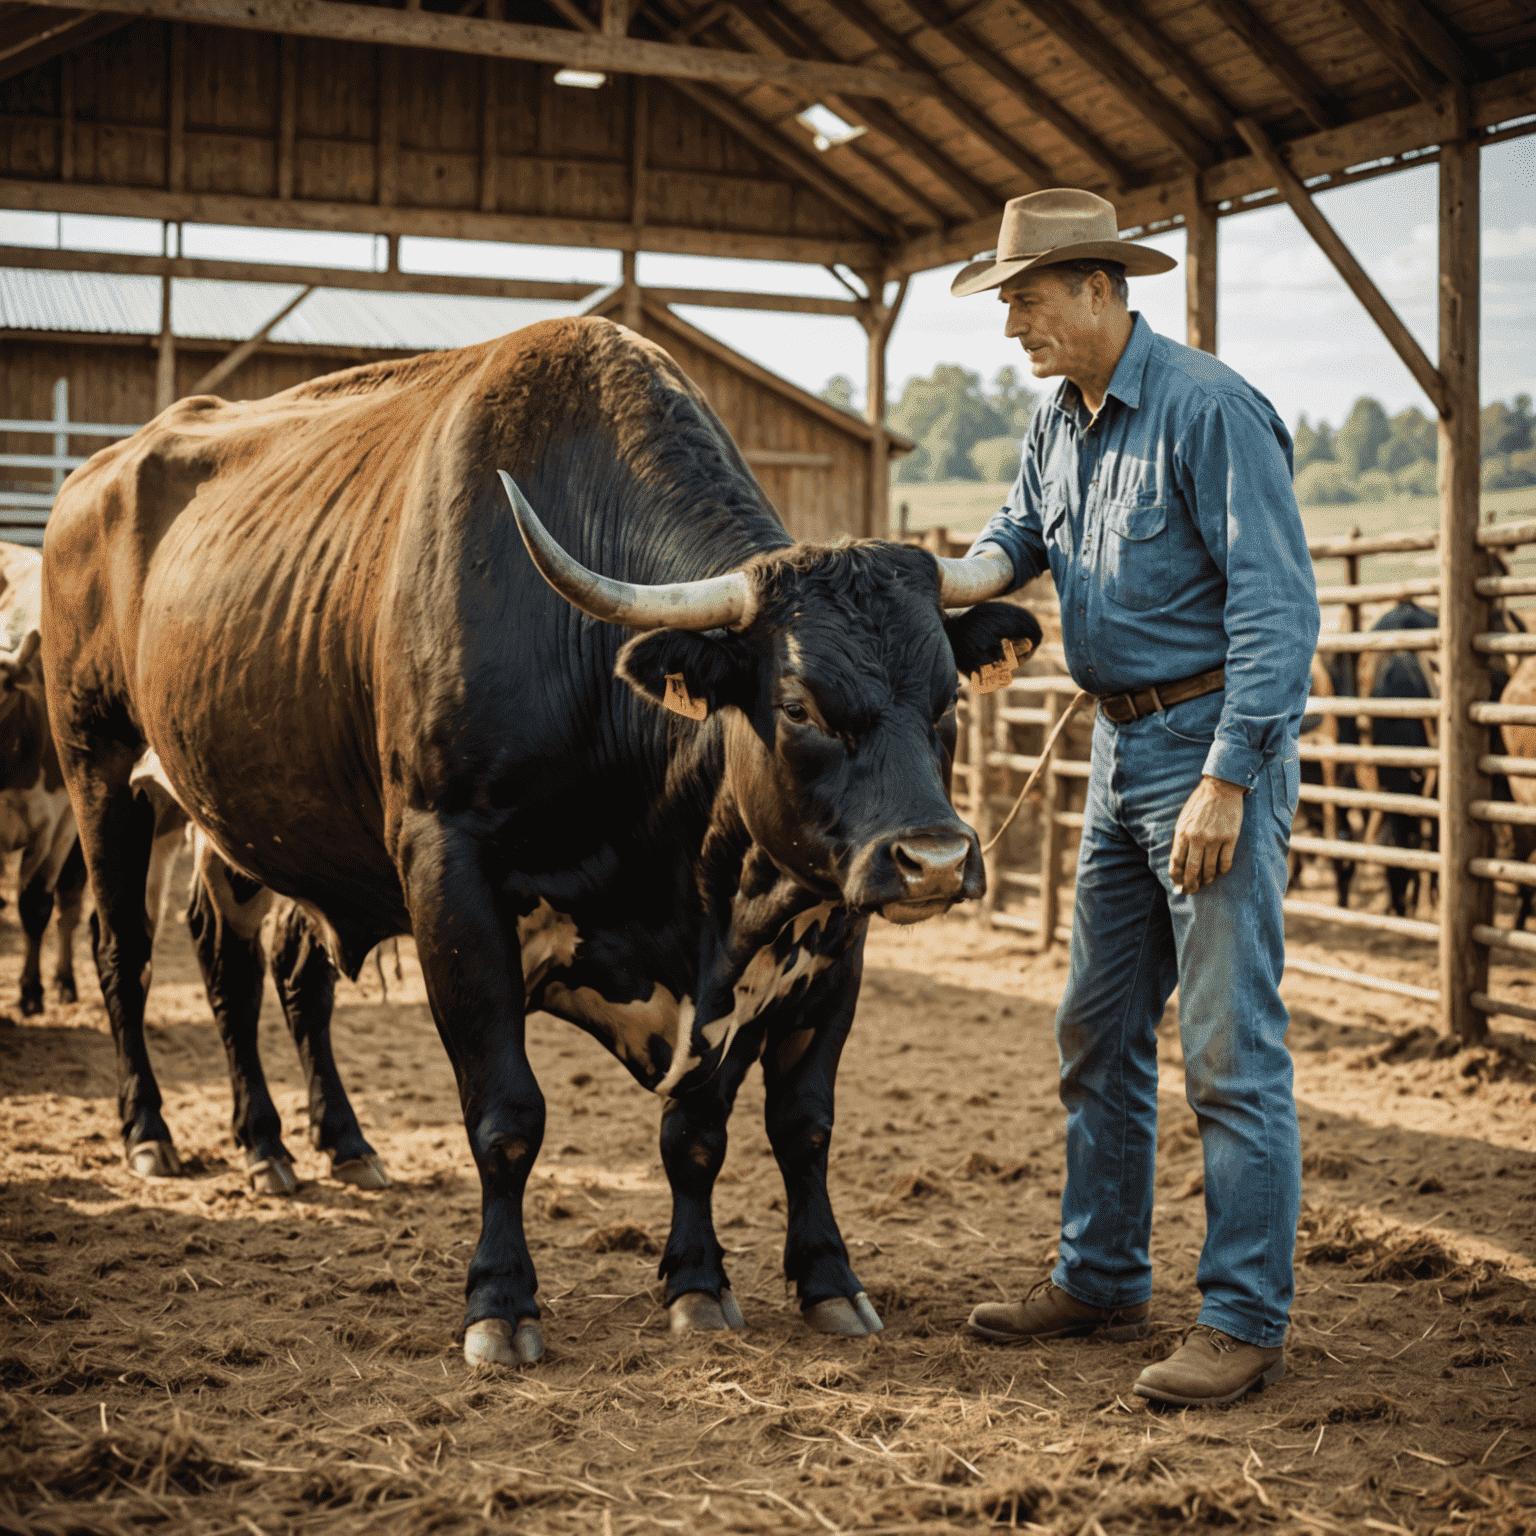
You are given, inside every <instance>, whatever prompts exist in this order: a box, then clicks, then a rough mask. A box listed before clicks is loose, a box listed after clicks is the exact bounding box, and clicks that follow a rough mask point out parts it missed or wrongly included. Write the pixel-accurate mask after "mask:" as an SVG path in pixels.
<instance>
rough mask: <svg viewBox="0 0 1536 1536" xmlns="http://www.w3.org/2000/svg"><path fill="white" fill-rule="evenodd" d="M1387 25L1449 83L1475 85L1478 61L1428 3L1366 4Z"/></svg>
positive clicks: (1381, 0) (1380, 0) (1388, 0)
mask: <svg viewBox="0 0 1536 1536" xmlns="http://www.w3.org/2000/svg"><path fill="white" fill-rule="evenodd" d="M1366 3H1367V4H1369V5H1370V7H1371V9H1372V10H1373V11H1375V12H1376V14H1377V16H1379V17H1380V18H1381V21H1382V23H1383V25H1385V26H1386V27H1387V28H1388V29H1389V30H1390V31H1391V32H1392V33H1393V34H1394V35H1395V36H1396V37H1397V38H1398V39H1399V41H1400V43H1401V44H1402V45H1403V46H1405V47H1408V48H1412V49H1413V50H1414V51H1415V52H1416V53H1418V54H1420V55H1421V56H1422V57H1424V58H1426V59H1428V60H1429V61H1430V62H1431V63H1432V64H1433V65H1434V66H1435V68H1436V69H1438V70H1439V71H1440V72H1441V73H1442V74H1444V75H1446V76H1447V77H1448V78H1449V79H1452V80H1459V81H1460V82H1461V83H1462V84H1463V85H1471V84H1472V82H1473V81H1474V80H1476V79H1477V76H1478V67H1477V61H1476V60H1475V59H1474V58H1473V57H1472V54H1471V51H1470V49H1469V48H1468V47H1467V45H1466V43H1465V41H1464V40H1463V39H1462V38H1460V37H1459V36H1458V35H1457V34H1456V33H1454V32H1453V31H1452V30H1451V28H1450V27H1448V26H1447V25H1446V24H1445V23H1444V22H1443V21H1441V19H1440V18H1439V17H1438V16H1437V15H1435V13H1434V12H1433V11H1432V10H1431V9H1430V8H1429V6H1427V5H1426V4H1424V0H1366Z"/></svg>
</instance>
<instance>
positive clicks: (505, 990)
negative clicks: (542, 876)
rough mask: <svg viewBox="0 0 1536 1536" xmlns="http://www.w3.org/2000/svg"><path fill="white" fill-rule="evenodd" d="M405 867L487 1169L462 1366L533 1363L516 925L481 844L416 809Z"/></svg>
mask: <svg viewBox="0 0 1536 1536" xmlns="http://www.w3.org/2000/svg"><path fill="white" fill-rule="evenodd" d="M398 862H399V868H400V870H401V874H402V883H403V885H404V887H405V897H406V904H407V907H408V909H409V911H410V914H411V928H412V931H413V933H414V934H415V938H416V948H417V953H418V955H419V956H420V959H421V971H422V977H423V979H424V981H425V982H426V988H427V1000H428V1002H429V1003H430V1004H431V1007H432V1017H433V1019H434V1020H435V1021H436V1023H437V1031H438V1034H439V1035H441V1037H442V1041H443V1045H444V1047H445V1048H446V1050H447V1052H448V1056H449V1059H450V1060H451V1061H452V1063H453V1070H454V1075H455V1077H456V1078H457V1079H458V1084H459V1102H460V1104H461V1105H462V1107H463V1111H464V1128H465V1130H466V1131H467V1133H468V1135H469V1146H470V1151H471V1153H472V1154H473V1156H474V1159H475V1166H476V1168H477V1169H478V1170H479V1173H480V1242H479V1245H478V1246H477V1247H476V1249H475V1255H474V1258H473V1259H471V1260H470V1265H469V1276H468V1280H467V1282H466V1284H465V1307H464V1358H465V1360H467V1361H468V1362H469V1363H470V1364H471V1365H527V1364H530V1363H532V1362H533V1361H535V1360H537V1359H538V1358H539V1357H540V1356H541V1355H542V1354H543V1353H544V1334H543V1330H542V1329H541V1328H540V1326H539V1305H538V1302H537V1301H535V1300H534V1293H535V1292H536V1290H537V1289H538V1278H537V1276H536V1275H535V1273H534V1268H533V1258H532V1255H531V1254H530V1253H529V1252H528V1240H527V1238H526V1236H525V1235H524V1232H523V1192H524V1190H525V1188H526V1187H527V1183H528V1175H529V1173H530V1172H531V1171H532V1169H533V1164H534V1159H535V1158H536V1157H537V1156H538V1154H539V1147H540V1146H541V1145H542V1143H543V1140H544V1095H543V1094H542V1093H541V1092H540V1091H539V1085H538V1082H537V1081H536V1080H535V1078H534V1075H533V1068H532V1067H531V1066H530V1065H529V1062H528V1052H527V1046H526V1021H525V1000H524V990H523V960H522V949H521V946H520V945H519V943H518V938H517V919H516V916H515V914H513V913H511V912H510V911H507V910H505V909H504V905H503V898H502V896H501V893H500V892H499V891H497V890H495V889H493V888H492V887H491V885H490V884H489V882H488V881H487V880H486V878H485V875H484V874H483V870H484V868H485V864H486V861H485V859H484V857H483V854H482V850H481V848H480V846H479V840H478V839H477V838H476V837H474V836H473V835H471V834H470V833H467V832H464V831H462V830H460V829H459V828H457V827H455V826H453V825H452V824H451V823H450V822H448V821H447V820H445V819H444V820H440V819H439V818H438V817H436V816H434V815H432V814H431V813H428V812H411V813H408V814H407V816H406V817H405V819H404V823H403V825H402V827H401V835H400V847H399V854H398Z"/></svg>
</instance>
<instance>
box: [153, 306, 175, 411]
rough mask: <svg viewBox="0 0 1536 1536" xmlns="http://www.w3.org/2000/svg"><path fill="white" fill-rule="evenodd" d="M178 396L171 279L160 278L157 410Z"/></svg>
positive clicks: (156, 368)
mask: <svg viewBox="0 0 1536 1536" xmlns="http://www.w3.org/2000/svg"><path fill="white" fill-rule="evenodd" d="M175 398H176V333H175V331H174V330H173V329H172V328H171V280H170V278H168V277H162V278H161V279H160V356H159V359H158V360H157V362H156V364H155V412H156V414H157V415H158V414H159V413H160V412H161V411H163V410H164V409H165V408H166V406H168V405H170V404H171V402H172V401H173V400H175Z"/></svg>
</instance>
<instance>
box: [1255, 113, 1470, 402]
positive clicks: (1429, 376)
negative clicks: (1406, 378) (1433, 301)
mask: <svg viewBox="0 0 1536 1536" xmlns="http://www.w3.org/2000/svg"><path fill="white" fill-rule="evenodd" d="M1237 131H1238V132H1239V133H1240V134H1241V135H1242V136H1243V140H1244V142H1245V143H1246V144H1247V145H1248V147H1249V149H1251V150H1252V151H1253V153H1254V155H1255V156H1256V157H1257V158H1258V159H1259V160H1260V161H1262V162H1263V164H1264V166H1265V167H1266V169H1267V170H1268V171H1269V174H1270V175H1271V176H1273V177H1274V178H1275V185H1276V186H1277V187H1278V188H1279V191H1280V195H1281V196H1282V197H1283V198H1284V199H1285V200H1286V202H1287V203H1289V204H1290V206H1291V211H1292V212H1293V213H1294V214H1295V215H1296V217H1297V218H1298V219H1300V220H1301V223H1302V227H1303V228H1304V229H1305V230H1306V231H1307V233H1308V234H1309V235H1311V236H1312V238H1313V240H1314V241H1316V242H1317V245H1318V248H1319V249H1320V250H1321V251H1322V253H1323V254H1324V255H1325V256H1326V257H1327V258H1328V260H1329V261H1331V262H1332V263H1333V265H1334V268H1335V269H1336V270H1337V272H1338V274H1339V276H1340V277H1342V278H1343V279H1344V281H1345V283H1346V284H1347V285H1348V287H1349V290H1350V292H1351V293H1353V294H1354V296H1355V297H1356V298H1357V299H1359V300H1360V302H1361V304H1363V305H1364V306H1365V309H1366V312H1367V313H1368V314H1369V315H1370V317H1371V319H1373V320H1374V321H1375V322H1376V324H1377V326H1378V327H1379V328H1380V330H1381V333H1382V335H1383V336H1385V337H1386V338H1387V340H1388V342H1390V343H1391V346H1392V350H1393V351H1394V352H1396V353H1397V355H1398V356H1399V357H1400V358H1401V359H1402V360H1403V365H1404V366H1405V367H1406V368H1407V369H1408V371H1409V372H1410V373H1411V374H1412V375H1413V376H1414V378H1415V379H1416V380H1417V381H1418V385H1419V388H1420V389H1422V390H1423V391H1424V393H1425V394H1426V395H1428V396H1429V398H1430V400H1431V402H1432V403H1433V404H1434V407H1435V410H1436V411H1438V412H1439V413H1440V415H1442V416H1443V415H1445V414H1446V412H1447V409H1448V406H1447V400H1446V392H1445V380H1444V379H1443V378H1442V377H1441V375H1440V372H1439V370H1438V369H1437V368H1436V367H1435V365H1434V364H1433V363H1432V362H1430V360H1429V359H1428V358H1427V357H1426V356H1425V355H1424V349H1423V348H1422V347H1421V346H1420V345H1419V344H1418V342H1417V341H1415V340H1414V339H1413V333H1412V332H1411V331H1410V330H1409V329H1408V327H1407V326H1406V325H1404V324H1403V322H1402V320H1401V319H1400V318H1399V316H1398V313H1397V311H1396V310H1395V309H1393V308H1392V306H1391V304H1389V303H1388V302H1387V300H1386V298H1385V296H1384V295H1383V294H1382V291H1381V290H1380V289H1379V288H1378V287H1377V286H1376V284H1375V283H1373V282H1372V281H1371V279H1370V277H1369V275H1368V274H1367V273H1366V270H1365V268H1364V267H1362V266H1361V265H1360V263H1359V262H1358V261H1357V260H1356V259H1355V255H1354V252H1353V251H1351V250H1350V248H1349V247H1348V246H1347V245H1346V244H1345V243H1344V241H1343V240H1342V239H1341V238H1340V237H1339V233H1338V231H1337V230H1336V229H1334V227H1333V225H1332V224H1330V223H1329V222H1328V220H1327V219H1326V218H1325V217H1324V216H1323V212H1322V210H1321V209H1320V208H1319V207H1318V206H1317V204H1316V203H1315V202H1314V201H1313V200H1312V194H1311V193H1310V192H1308V191H1307V189H1306V188H1305V187H1304V186H1303V185H1302V184H1301V179H1300V177H1298V176H1297V175H1296V173H1295V172H1294V171H1293V170H1292V169H1291V168H1290V166H1288V165H1287V164H1286V163H1285V160H1284V157H1283V156H1282V155H1281V153H1280V151H1279V150H1278V149H1276V148H1275V146H1274V144H1273V143H1272V142H1271V140H1270V137H1269V135H1268V134H1267V133H1265V132H1264V130H1263V129H1262V128H1261V127H1260V126H1259V125H1258V124H1257V123H1256V122H1255V121H1254V120H1253V119H1252V118H1251V117H1240V118H1238V120H1237Z"/></svg>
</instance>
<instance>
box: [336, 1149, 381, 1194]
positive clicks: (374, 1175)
mask: <svg viewBox="0 0 1536 1536" xmlns="http://www.w3.org/2000/svg"><path fill="white" fill-rule="evenodd" d="M331 1177H332V1178H333V1179H335V1180H336V1182H337V1183H338V1184H350V1185H351V1186H352V1187H353V1188H354V1189H388V1188H389V1183H390V1180H389V1174H388V1173H386V1172H385V1169H384V1159H383V1158H382V1157H380V1156H379V1154H378V1153H377V1152H370V1153H369V1154H368V1155H367V1156H366V1157H351V1158H348V1159H347V1161H346V1162H344V1163H332V1164H331Z"/></svg>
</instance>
